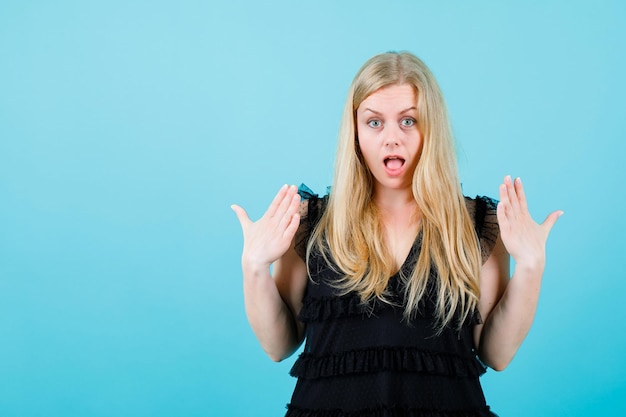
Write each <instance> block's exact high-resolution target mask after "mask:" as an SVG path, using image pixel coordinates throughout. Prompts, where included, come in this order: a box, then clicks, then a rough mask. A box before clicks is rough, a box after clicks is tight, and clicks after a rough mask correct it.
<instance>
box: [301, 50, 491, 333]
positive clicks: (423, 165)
mask: <svg viewBox="0 0 626 417" xmlns="http://www.w3.org/2000/svg"><path fill="white" fill-rule="evenodd" d="M393 84H409V85H412V86H413V87H414V88H415V90H416V92H417V109H418V110H417V111H418V121H417V125H418V127H419V129H420V132H421V133H422V136H423V148H422V153H421V157H420V160H419V162H418V164H417V167H416V169H415V172H414V173H413V184H412V189H413V196H414V198H415V201H416V203H417V206H418V209H419V213H420V214H421V225H420V228H421V233H422V237H421V238H422V244H421V251H420V253H419V257H418V260H417V264H416V266H415V268H414V270H413V273H412V274H411V276H410V277H403V279H405V281H406V286H405V288H406V290H405V300H406V305H405V311H404V315H405V318H406V319H410V318H411V317H413V315H414V314H415V313H416V312H417V310H418V307H419V304H420V300H422V298H423V297H424V295H425V293H426V288H427V285H426V284H427V281H428V278H429V275H430V273H431V270H432V271H436V274H437V276H438V279H437V300H436V309H435V315H436V322H437V328H438V329H439V330H440V331H441V330H442V329H443V328H444V327H445V326H447V325H450V324H453V322H455V321H457V320H458V321H457V323H456V327H457V328H460V327H461V325H462V324H463V322H464V321H465V320H466V319H467V318H468V317H471V316H472V314H473V312H474V311H475V309H476V306H477V303H478V299H479V296H480V289H479V283H478V280H479V276H480V267H481V255H480V247H479V244H478V238H477V236H476V232H475V230H474V226H473V223H472V221H471V219H470V216H469V214H468V211H467V208H466V206H465V202H464V197H463V194H462V191H461V187H460V182H459V178H458V172H457V165H456V156H455V149H454V141H453V137H452V132H451V128H450V125H449V122H448V116H447V111H446V107H445V102H444V99H443V95H442V93H441V90H440V89H439V86H438V85H437V82H436V80H435V78H434V76H433V75H432V73H431V72H430V70H429V69H428V67H426V65H425V64H424V63H423V62H422V61H421V60H420V59H419V58H417V57H416V56H414V55H412V54H410V53H407V52H402V53H396V52H389V53H384V54H380V55H377V56H374V57H373V58H371V59H370V60H368V61H367V62H366V63H365V64H364V65H363V67H361V69H360V70H359V72H358V73H357V75H356V77H355V78H354V80H353V82H352V85H351V86H350V89H349V91H348V97H347V100H346V104H345V107H344V111H343V117H342V121H341V126H340V130H339V140H338V149H337V159H336V162H335V175H334V180H333V185H332V188H331V190H332V191H331V193H330V196H329V200H328V206H327V209H326V210H325V212H324V214H323V215H322V217H321V218H320V221H319V223H318V226H317V227H316V228H315V230H314V231H313V234H312V236H311V239H310V241H309V244H308V247H307V258H308V257H309V256H310V253H311V251H312V250H317V251H319V252H321V253H322V255H323V256H324V258H325V260H326V261H327V263H328V264H330V265H333V263H334V265H336V267H337V268H338V270H339V271H340V272H341V274H342V276H343V278H342V279H341V280H340V281H339V282H338V283H336V285H337V287H338V288H339V289H340V290H341V291H342V293H344V294H346V293H348V292H352V291H355V292H356V293H358V294H359V295H360V297H361V301H362V302H363V303H369V302H371V301H373V300H374V299H375V298H378V299H380V300H382V301H384V302H389V301H388V299H387V297H386V295H387V291H386V288H387V285H388V283H389V279H390V278H391V276H392V275H393V274H394V273H395V272H396V264H395V262H394V260H393V257H392V256H391V254H390V252H389V251H388V250H387V248H386V247H385V245H384V244H383V242H384V240H383V231H382V226H381V222H380V220H379V218H378V214H377V211H376V208H375V206H374V203H373V202H372V192H373V181H372V175H371V173H370V171H369V169H368V168H367V165H366V164H365V161H364V160H363V157H362V156H361V154H360V152H359V151H358V144H357V135H356V128H355V124H356V121H355V118H356V109H357V108H358V107H359V105H360V104H361V103H362V102H363V100H365V99H366V98H367V97H368V96H369V95H370V94H372V93H374V92H375V91H377V90H379V89H380V88H382V87H386V86H389V85H393ZM331 260H332V262H331ZM307 263H308V262H307Z"/></svg>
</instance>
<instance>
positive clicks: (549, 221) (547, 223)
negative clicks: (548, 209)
mask: <svg viewBox="0 0 626 417" xmlns="http://www.w3.org/2000/svg"><path fill="white" fill-rule="evenodd" d="M562 215H563V210H557V211H553V212H552V213H550V214H548V217H546V219H545V220H544V221H543V223H542V224H541V226H543V227H544V228H546V229H547V230H546V231H547V232H548V233H550V230H552V227H553V226H554V224H555V223H556V221H557V220H558V219H559V217H561V216H562Z"/></svg>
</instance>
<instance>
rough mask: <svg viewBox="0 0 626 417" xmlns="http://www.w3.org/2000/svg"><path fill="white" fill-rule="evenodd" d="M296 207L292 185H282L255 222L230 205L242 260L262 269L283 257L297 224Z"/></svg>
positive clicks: (238, 208)
mask: <svg viewBox="0 0 626 417" xmlns="http://www.w3.org/2000/svg"><path fill="white" fill-rule="evenodd" d="M299 207H300V196H299V195H298V189H297V188H296V187H295V186H293V185H292V186H290V187H288V186H287V185H284V186H283V187H282V188H281V189H280V190H279V191H278V194H276V197H274V200H273V201H272V203H271V204H270V206H269V208H268V209H267V211H266V212H265V214H264V215H263V217H261V218H260V219H259V220H257V221H256V222H253V221H251V220H250V218H249V217H248V214H247V213H246V211H245V210H244V209H243V208H241V207H239V206H237V205H232V206H231V208H232V209H233V211H234V212H235V214H236V215H237V218H238V219H239V223H241V229H242V231H243V242H244V243H243V255H242V260H243V261H245V262H248V263H250V264H252V265H256V266H262V267H266V266H269V265H270V264H272V263H273V262H274V261H276V260H277V259H279V258H280V257H281V256H282V255H284V254H285V252H287V250H288V249H289V246H290V245H291V241H292V240H293V237H294V235H295V233H296V230H297V229H298V225H299V224H300V216H299V214H298V209H299Z"/></svg>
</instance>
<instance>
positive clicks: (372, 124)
mask: <svg viewBox="0 0 626 417" xmlns="http://www.w3.org/2000/svg"><path fill="white" fill-rule="evenodd" d="M367 125H368V126H369V127H373V128H377V127H381V126H382V122H381V121H380V120H376V119H373V120H370V121H369V122H367Z"/></svg>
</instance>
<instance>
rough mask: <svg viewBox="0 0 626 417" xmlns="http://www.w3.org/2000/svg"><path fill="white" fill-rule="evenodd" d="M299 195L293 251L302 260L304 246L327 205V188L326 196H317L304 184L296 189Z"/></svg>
mask: <svg viewBox="0 0 626 417" xmlns="http://www.w3.org/2000/svg"><path fill="white" fill-rule="evenodd" d="M298 194H299V195H300V200H301V202H300V211H299V214H300V227H299V228H298V231H297V232H296V236H295V249H296V252H297V253H298V255H300V257H301V258H302V259H305V258H306V246H307V243H308V241H309V238H310V236H311V233H312V232H313V229H315V227H316V226H317V224H318V223H319V220H320V218H321V217H322V214H324V211H325V210H326V206H327V205H328V196H329V188H327V189H326V194H325V195H323V196H321V197H320V196H319V195H318V194H316V193H315V192H314V191H313V190H311V189H310V188H309V187H307V186H306V185H305V184H300V186H299V187H298Z"/></svg>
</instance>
